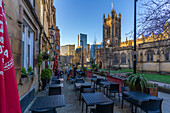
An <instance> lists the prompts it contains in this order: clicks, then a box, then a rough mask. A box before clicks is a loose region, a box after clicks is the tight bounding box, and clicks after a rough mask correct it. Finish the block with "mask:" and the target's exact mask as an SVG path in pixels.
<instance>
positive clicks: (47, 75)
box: [41, 69, 51, 79]
mask: <svg viewBox="0 0 170 113" xmlns="http://www.w3.org/2000/svg"><path fill="white" fill-rule="evenodd" d="M41 78H42V79H50V78H51V71H50V70H49V69H42V72H41Z"/></svg>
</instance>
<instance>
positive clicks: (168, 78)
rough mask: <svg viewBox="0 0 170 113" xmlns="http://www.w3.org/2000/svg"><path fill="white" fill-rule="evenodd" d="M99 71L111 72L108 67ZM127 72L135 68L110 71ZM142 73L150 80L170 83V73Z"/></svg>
mask: <svg viewBox="0 0 170 113" xmlns="http://www.w3.org/2000/svg"><path fill="white" fill-rule="evenodd" d="M99 71H107V72H109V70H106V69H100V70H99ZM126 72H133V69H122V70H120V71H113V70H111V71H110V73H126ZM142 74H143V76H144V77H145V78H146V79H148V80H152V81H157V82H164V83H170V75H159V74H152V73H142Z"/></svg>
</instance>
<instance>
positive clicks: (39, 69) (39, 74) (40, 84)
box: [38, 29, 42, 90]
mask: <svg viewBox="0 0 170 113" xmlns="http://www.w3.org/2000/svg"><path fill="white" fill-rule="evenodd" d="M41 33H42V29H41V30H40V35H39V54H41ZM40 71H41V66H39V65H38V83H39V90H41V88H40V87H41V86H42V83H41V72H40Z"/></svg>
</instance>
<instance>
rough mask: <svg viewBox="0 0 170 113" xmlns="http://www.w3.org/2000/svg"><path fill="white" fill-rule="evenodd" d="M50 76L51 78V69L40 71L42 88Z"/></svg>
mask: <svg viewBox="0 0 170 113" xmlns="http://www.w3.org/2000/svg"><path fill="white" fill-rule="evenodd" d="M50 78H51V71H50V70H49V69H42V72H41V81H42V85H43V86H42V89H44V88H45V86H46V85H47V83H48V81H49V80H50Z"/></svg>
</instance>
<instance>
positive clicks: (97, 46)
mask: <svg viewBox="0 0 170 113" xmlns="http://www.w3.org/2000/svg"><path fill="white" fill-rule="evenodd" d="M100 48H103V42H98V43H96V44H92V45H91V48H90V58H92V59H95V58H96V51H97V49H100Z"/></svg>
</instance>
